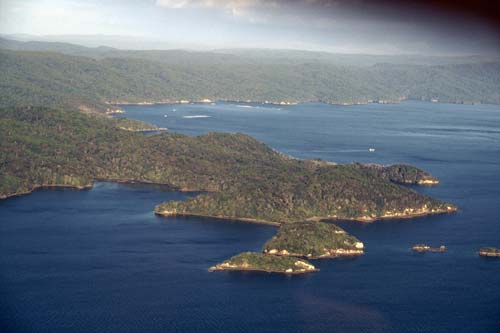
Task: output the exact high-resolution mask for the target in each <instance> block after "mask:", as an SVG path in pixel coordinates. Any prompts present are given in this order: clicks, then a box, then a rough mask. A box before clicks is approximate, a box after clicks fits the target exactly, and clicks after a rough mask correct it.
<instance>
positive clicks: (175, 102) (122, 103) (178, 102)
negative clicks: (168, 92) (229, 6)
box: [104, 98, 499, 107]
mask: <svg viewBox="0 0 500 333" xmlns="http://www.w3.org/2000/svg"><path fill="white" fill-rule="evenodd" d="M411 101H413V102H425V103H434V104H453V105H499V104H491V103H481V102H471V103H464V102H463V101H462V102H452V101H433V100H422V99H411V98H403V99H400V100H394V101H393V100H378V101H375V100H372V101H362V102H325V101H313V100H308V101H294V102H290V101H280V102H270V101H258V100H225V99H218V100H208V99H207V100H173V101H166V100H165V101H143V102H127V101H118V102H115V101H106V102H104V103H105V104H107V105H116V106H118V107H119V106H128V105H130V106H154V105H168V104H170V105H182V104H211V103H249V104H263V105H271V106H294V105H299V104H307V103H320V104H326V105H333V106H355V105H368V104H401V103H402V102H411Z"/></svg>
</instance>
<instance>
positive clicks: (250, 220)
mask: <svg viewBox="0 0 500 333" xmlns="http://www.w3.org/2000/svg"><path fill="white" fill-rule="evenodd" d="M456 211H458V208H456V207H453V208H452V209H448V210H440V211H436V212H429V213H415V214H411V215H403V216H381V217H375V218H364V217H355V218H338V217H312V218H308V219H305V220H306V221H311V222H320V221H325V222H328V221H352V222H361V223H372V222H376V221H382V220H395V219H411V218H416V217H425V216H431V215H440V214H449V213H454V212H456ZM155 214H156V215H159V216H163V217H165V218H168V217H176V216H179V217H203V218H212V219H218V220H233V221H239V222H246V223H255V224H266V225H272V226H280V225H282V224H283V223H293V222H276V221H267V220H260V219H253V218H246V217H229V216H222V215H203V214H194V213H183V214H180V213H175V214H173V213H169V212H159V211H156V210H155Z"/></svg>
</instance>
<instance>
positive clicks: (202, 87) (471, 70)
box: [0, 39, 500, 111]
mask: <svg viewBox="0 0 500 333" xmlns="http://www.w3.org/2000/svg"><path fill="white" fill-rule="evenodd" d="M0 49H2V50H0V71H1V73H2V75H1V76H0V106H12V105H33V106H61V105H64V106H73V107H79V108H80V109H84V110H99V111H103V110H106V108H107V107H108V106H107V104H106V102H113V103H116V102H130V103H138V102H168V101H177V100H191V101H197V100H203V99H210V100H233V101H237V100H239V101H246V100H251V101H256V102H264V101H268V102H272V103H280V102H283V101H284V102H293V103H297V102H309V101H313V102H318V101H319V102H326V103H334V104H351V103H368V102H371V101H381V102H398V101H400V100H404V99H419V100H420V99H422V100H437V101H444V102H452V103H493V104H500V89H499V87H500V62H477V60H478V59H477V58H468V59H469V60H470V62H466V59H465V58H461V59H462V60H461V61H458V60H457V59H458V58H453V59H454V63H445V64H432V65H429V64H422V63H425V62H429V61H430V62H433V61H434V60H433V59H434V58H433V57H427V58H425V57H423V58H421V59H422V60H421V61H420V62H421V63H420V64H410V63H397V61H396V60H395V59H396V58H397V59H399V60H400V61H402V60H403V59H404V57H399V58H398V57H395V58H394V57H391V56H388V57H385V56H365V55H353V56H348V55H333V54H328V53H318V52H306V51H304V52H303V51H283V50H225V51H218V52H192V51H183V50H168V51H124V50H117V49H113V48H107V47H98V48H86V47H83V46H78V45H73V44H65V43H48V42H19V41H11V40H6V39H0ZM77 55H78V56H77ZM350 57H351V58H350ZM335 59H344V60H342V61H340V60H335ZM349 59H351V60H349ZM360 59H365V60H363V61H364V65H363V66H361V65H359V63H361V62H363V61H361V60H360ZM387 59H389V60H391V59H392V61H393V63H388V62H385V63H379V62H378V60H387ZM412 59H413V58H411V57H408V62H415V61H414V60H412ZM415 59H416V58H415ZM447 59H449V61H450V62H451V58H447ZM431 60H432V61H431ZM349 61H350V62H352V63H357V64H358V65H353V64H350V65H347V64H339V63H341V62H344V63H348V62H349ZM368 63H371V64H369V65H368Z"/></svg>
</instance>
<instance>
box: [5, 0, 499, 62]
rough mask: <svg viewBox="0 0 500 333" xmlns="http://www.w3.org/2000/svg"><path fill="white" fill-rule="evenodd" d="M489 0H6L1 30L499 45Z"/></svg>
mask: <svg viewBox="0 0 500 333" xmlns="http://www.w3.org/2000/svg"><path fill="white" fill-rule="evenodd" d="M495 2H497V1H487V0H475V1H464V0H444V1H433V0H429V1H426V0H420V1H419V0H405V1H397V0H372V1H369V0H331V1H328V0H281V1H280V0H267V1H266V0H119V1H117V0H88V1H77V0H0V34H3V35H11V34H29V35H37V36H38V38H42V37H41V36H43V38H45V39H51V40H64V41H70V42H71V41H74V42H78V41H87V42H93V43H97V44H99V43H100V44H105V45H109V46H113V47H117V46H118V47H120V48H194V49H220V48H275V49H302V50H314V51H327V52H338V53H368V54H430V55H455V54H456V55H463V54H482V55H489V54H495V55H498V54H499V53H500V50H499V49H500V20H499V17H498V15H500V14H497V13H500V6H499V5H495V4H494V3H495Z"/></svg>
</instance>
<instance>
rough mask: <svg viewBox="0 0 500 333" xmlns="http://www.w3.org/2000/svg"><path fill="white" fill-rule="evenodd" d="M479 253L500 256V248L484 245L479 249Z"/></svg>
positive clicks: (486, 255) (485, 255) (487, 255)
mask: <svg viewBox="0 0 500 333" xmlns="http://www.w3.org/2000/svg"><path fill="white" fill-rule="evenodd" d="M479 255H480V256H483V257H500V249H497V248H496V247H482V248H480V249H479Z"/></svg>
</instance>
